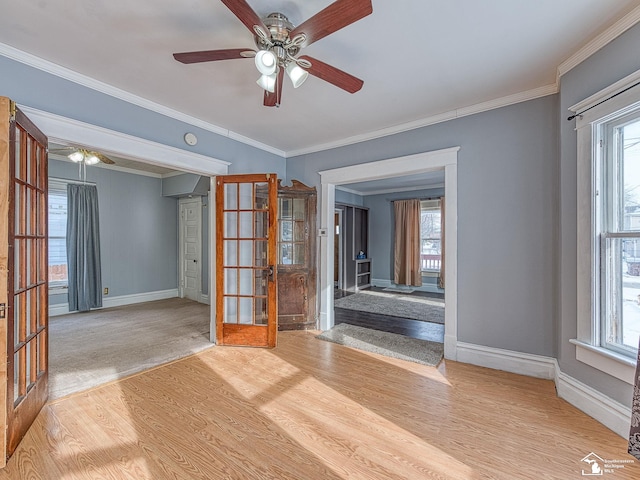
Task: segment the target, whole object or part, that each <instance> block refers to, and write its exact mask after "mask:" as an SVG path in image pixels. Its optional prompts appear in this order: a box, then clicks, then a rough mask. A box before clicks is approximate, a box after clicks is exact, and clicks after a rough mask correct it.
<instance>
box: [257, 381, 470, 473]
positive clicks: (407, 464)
mask: <svg viewBox="0 0 640 480" xmlns="http://www.w3.org/2000/svg"><path fill="white" fill-rule="evenodd" d="M329 391H330V392H329ZM309 396H312V397H313V398H314V399H315V400H314V401H315V405H318V400H317V399H318V398H331V401H327V402H325V403H324V404H323V405H322V409H321V410H317V409H316V410H314V411H313V412H312V413H311V412H309V410H308V408H307V407H306V404H305V398H309ZM336 397H339V398H340V400H339V401H338V402H336V401H335V399H336ZM285 405H286V407H284V406H285ZM259 409H260V411H261V412H262V413H263V414H264V415H266V416H267V417H268V418H269V420H271V421H272V422H273V423H274V424H276V425H278V426H279V427H280V428H281V429H282V430H283V431H285V432H286V433H287V435H288V436H290V437H291V439H292V440H294V441H295V442H297V443H299V444H300V445H301V446H302V447H304V448H305V449H306V450H307V451H308V452H310V453H312V454H314V455H315V456H316V457H317V458H318V459H319V460H321V461H322V462H324V464H325V465H326V466H327V467H329V468H331V469H332V470H333V471H334V472H335V473H337V474H339V475H341V476H344V477H350V476H353V475H354V474H355V475H356V476H357V475H363V476H371V475H372V474H378V475H380V478H385V477H386V476H387V475H392V474H393V472H394V471H399V470H400V471H402V470H405V469H407V468H409V469H410V470H412V471H413V472H414V474H415V476H414V478H419V477H421V476H422V475H424V473H425V472H430V474H434V473H435V474H436V475H442V476H443V477H447V475H449V474H450V473H451V471H452V469H453V470H454V471H456V472H459V473H462V474H463V476H467V475H469V476H472V474H473V469H472V468H471V467H470V466H468V465H466V464H464V463H463V462H460V461H459V460H457V459H456V458H454V457H452V456H451V455H449V454H448V453H446V452H444V451H442V450H441V449H439V448H437V447H435V446H433V445H432V444H430V443H428V442H426V441H425V440H423V439H422V438H420V437H418V436H416V435H414V434H413V433H411V432H410V431H407V430H406V429H404V428H401V427H399V426H398V425H396V424H395V423H394V422H392V421H390V420H389V419H388V418H386V417H383V416H381V415H378V414H376V413H375V412H373V411H371V410H370V409H368V408H366V407H365V406H363V405H362V404H360V403H358V402H356V401H354V400H352V399H351V398H349V397H347V396H345V395H342V394H340V393H339V392H336V391H335V390H333V389H331V388H330V387H327V386H326V385H324V384H323V383H322V382H321V381H319V380H317V379H315V378H310V377H307V378H305V379H303V380H302V381H301V382H299V383H298V384H297V385H295V386H293V387H291V388H289V389H288V390H287V391H286V392H283V394H282V395H280V396H279V397H277V399H274V400H273V401H271V402H269V403H267V404H265V405H263V406H261V407H260V408H259ZM283 411H286V414H283V413H282V412H283ZM405 420H406V419H405ZM437 433H438V432H437V431H434V432H433V437H434V438H437ZM397 441H400V442H401V446H398V445H397V444H396V442H397ZM370 457H374V458H376V465H373V464H371V463H370V462H368V463H364V462H362V461H361V459H362V458H370Z"/></svg>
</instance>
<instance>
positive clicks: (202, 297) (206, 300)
mask: <svg viewBox="0 0 640 480" xmlns="http://www.w3.org/2000/svg"><path fill="white" fill-rule="evenodd" d="M200 303H206V304H207V305H211V301H210V300H209V295H205V294H204V293H202V294H200Z"/></svg>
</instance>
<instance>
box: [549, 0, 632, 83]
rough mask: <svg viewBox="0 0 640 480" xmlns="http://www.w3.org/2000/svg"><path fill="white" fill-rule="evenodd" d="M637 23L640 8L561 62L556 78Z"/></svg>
mask: <svg viewBox="0 0 640 480" xmlns="http://www.w3.org/2000/svg"><path fill="white" fill-rule="evenodd" d="M638 22H640V6H638V7H636V8H634V9H633V10H631V11H630V12H629V13H627V14H626V15H625V16H624V17H622V18H621V19H620V20H618V21H617V22H616V23H614V24H613V25H611V26H610V27H609V28H607V29H606V30H605V31H603V32H602V33H600V34H599V35H597V36H596V37H595V38H594V39H592V40H591V41H589V42H588V43H587V44H586V45H584V46H583V47H582V48H580V49H579V50H578V51H577V52H576V53H574V54H573V55H571V56H570V57H569V58H567V59H566V60H565V61H564V62H562V63H561V64H560V66H559V67H558V78H560V77H561V76H562V75H564V74H565V73H567V72H568V71H569V70H571V69H572V68H574V67H576V66H577V65H579V64H580V63H582V62H583V61H584V60H586V59H587V58H589V57H590V56H591V55H593V54H594V53H596V52H597V51H598V50H600V49H601V48H602V47H604V46H605V45H607V44H608V43H609V42H611V41H612V40H615V39H616V38H617V37H618V36H620V35H622V34H623V33H624V32H626V31H627V30H629V29H630V28H631V27H633V26H634V25H635V24H636V23H638Z"/></svg>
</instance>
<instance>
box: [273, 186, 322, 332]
mask: <svg viewBox="0 0 640 480" xmlns="http://www.w3.org/2000/svg"><path fill="white" fill-rule="evenodd" d="M292 183H293V184H292V186H290V187H285V186H282V183H279V184H278V250H277V252H278V253H277V255H278V330H307V329H314V328H316V202H317V200H316V199H317V195H316V189H315V188H314V187H307V186H306V185H304V184H303V183H301V182H298V181H297V180H293V182H292Z"/></svg>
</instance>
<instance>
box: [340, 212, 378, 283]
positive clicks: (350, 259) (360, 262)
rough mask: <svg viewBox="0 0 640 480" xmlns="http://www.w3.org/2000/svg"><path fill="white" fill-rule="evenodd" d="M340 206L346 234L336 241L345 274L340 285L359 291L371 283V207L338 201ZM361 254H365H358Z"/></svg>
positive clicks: (342, 229) (343, 230)
mask: <svg viewBox="0 0 640 480" xmlns="http://www.w3.org/2000/svg"><path fill="white" fill-rule="evenodd" d="M336 209H337V210H341V211H342V215H341V217H342V225H341V228H340V230H341V232H342V234H341V235H340V238H339V240H338V241H337V242H336V245H337V246H338V249H336V260H338V259H341V261H342V268H340V271H341V272H342V275H341V276H342V278H339V280H338V287H339V288H340V289H341V290H346V291H349V292H357V291H358V290H361V289H363V288H367V287H370V286H371V279H372V277H371V258H370V257H369V209H368V208H365V207H360V206H356V205H346V204H336ZM361 252H362V253H361ZM360 254H362V255H364V257H365V258H358V256H359V255H360Z"/></svg>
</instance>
